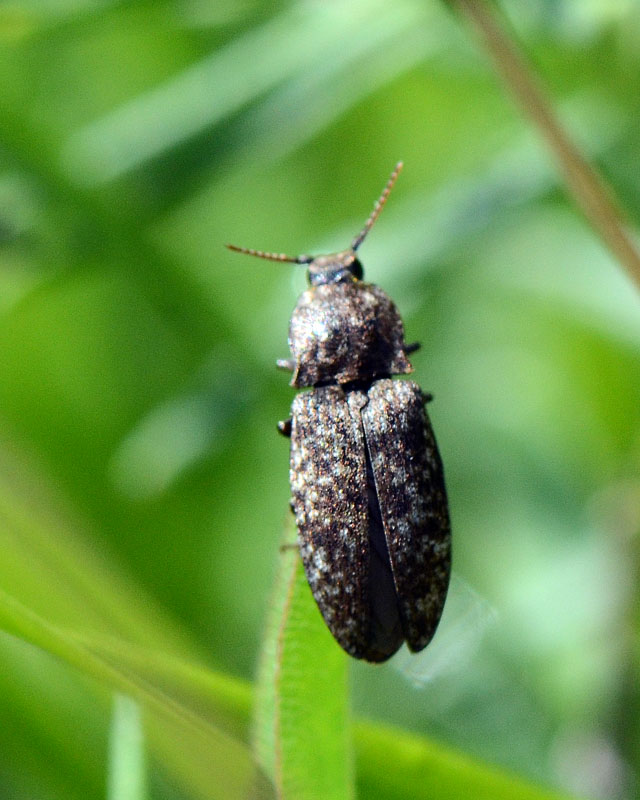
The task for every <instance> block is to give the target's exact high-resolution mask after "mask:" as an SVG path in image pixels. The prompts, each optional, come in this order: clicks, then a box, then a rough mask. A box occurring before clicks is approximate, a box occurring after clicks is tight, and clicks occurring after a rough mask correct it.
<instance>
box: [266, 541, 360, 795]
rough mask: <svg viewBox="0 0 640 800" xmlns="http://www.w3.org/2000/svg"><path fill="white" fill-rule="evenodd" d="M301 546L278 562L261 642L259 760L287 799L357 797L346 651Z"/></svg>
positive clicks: (285, 554) (288, 548) (290, 549)
mask: <svg viewBox="0 0 640 800" xmlns="http://www.w3.org/2000/svg"><path fill="white" fill-rule="evenodd" d="M296 550H297V548H296V549H295V550H294V548H292V547H290V546H288V547H287V549H283V550H282V552H281V555H280V558H281V563H280V565H279V566H280V569H279V573H278V579H277V583H276V589H275V592H274V597H273V601H272V606H271V610H270V615H269V620H268V624H267V633H266V637H265V641H264V646H263V653H262V664H261V670H260V676H259V683H258V693H257V698H256V716H255V742H256V750H257V754H258V760H259V762H260V764H261V765H262V767H263V768H264V770H265V772H266V773H267V774H268V775H269V776H270V777H271V778H272V779H273V781H274V783H275V785H276V788H277V790H278V792H279V796H281V797H282V798H283V800H348V799H349V798H352V797H353V796H354V790H353V769H352V758H351V729H350V720H349V711H348V699H347V667H348V663H347V656H346V655H345V654H344V653H343V652H342V650H341V649H340V648H339V647H338V645H337V644H336V643H335V642H334V640H333V638H332V637H331V634H330V633H329V631H328V630H327V628H326V627H325V625H324V623H323V621H322V619H321V617H320V614H319V612H318V609H317V607H316V605H315V603H314V601H313V598H312V596H311V591H310V589H309V585H308V584H307V581H306V578H305V575H304V570H303V568H302V562H301V561H300V557H299V556H298V554H297V552H296Z"/></svg>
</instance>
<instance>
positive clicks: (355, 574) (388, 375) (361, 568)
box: [227, 162, 451, 663]
mask: <svg viewBox="0 0 640 800" xmlns="http://www.w3.org/2000/svg"><path fill="white" fill-rule="evenodd" d="M401 168H402V162H399V163H398V164H397V165H396V167H395V169H394V170H393V172H392V174H391V177H390V178H389V181H388V182H387V184H386V186H385V188H384V190H383V192H382V194H381V195H380V197H379V199H378V200H377V201H376V203H375V205H374V208H373V211H372V212H371V214H370V216H369V218H368V219H367V221H366V223H365V225H364V227H363V228H362V230H361V231H360V233H358V235H357V236H356V237H355V238H354V239H353V241H352V242H351V246H350V247H349V248H348V249H346V250H343V251H341V252H338V253H333V254H329V255H319V256H309V255H301V256H295V257H291V256H287V255H285V254H284V253H270V252H265V251H262V250H253V249H250V248H244V247H237V246H235V245H227V247H229V248H230V249H231V250H234V251H236V252H240V253H246V254H248V255H252V256H257V257H259V258H265V259H269V260H272V261H281V262H291V263H295V264H302V265H305V266H307V269H308V280H309V288H308V289H307V290H306V291H305V292H303V294H302V295H301V296H300V298H299V300H298V303H297V305H296V307H295V309H294V311H293V314H292V317H291V321H290V324H289V348H290V350H291V356H292V357H291V358H290V359H282V360H279V361H278V362H277V365H278V366H279V367H280V368H282V369H286V370H289V371H291V372H292V373H293V376H292V379H291V385H292V386H294V387H296V388H300V389H306V391H303V392H300V393H299V394H298V395H297V396H296V397H295V399H294V401H293V404H292V408H291V418H290V419H289V420H287V421H285V422H281V423H279V426H278V427H279V429H280V431H281V432H282V433H283V434H284V435H286V436H289V437H290V439H291V454H290V469H289V476H290V482H291V493H292V499H291V507H292V510H293V512H294V514H295V519H296V524H297V529H298V545H299V549H300V554H301V556H302V560H303V563H304V568H305V572H306V576H307V580H308V582H309V585H310V587H311V591H312V593H313V596H314V598H315V600H316V603H317V605H318V607H319V609H320V612H321V613H322V616H323V617H324V620H325V622H326V624H327V626H328V627H329V630H330V631H331V633H332V634H333V636H334V638H335V639H336V640H337V642H338V643H339V644H340V646H341V647H342V648H343V649H344V650H345V651H346V652H347V653H349V654H350V655H352V656H354V657H355V658H361V659H365V660H367V661H370V662H373V663H377V662H382V661H386V660H387V659H388V658H390V657H391V656H392V655H393V654H394V653H395V652H396V651H397V650H398V649H399V647H400V646H401V645H402V643H403V642H405V641H406V643H407V645H408V647H409V649H410V650H412V651H414V652H417V651H420V650H422V649H423V648H424V647H426V645H427V644H428V643H429V641H430V640H431V638H432V637H433V635H434V633H435V630H436V627H437V625H438V622H439V620H440V616H441V614H442V609H443V606H444V602H445V598H446V594H447V588H448V584H449V577H450V572H451V528H450V521H449V510H448V503H447V495H446V489H445V483H444V474H443V467H442V461H441V459H440V455H439V452H438V447H437V444H436V440H435V437H434V434H433V430H432V428H431V424H430V421H429V418H428V415H427V413H426V409H425V404H426V403H427V402H429V401H430V400H431V399H432V398H431V395H429V394H425V393H423V392H422V391H421V389H420V387H419V386H418V385H417V384H416V383H414V382H413V381H410V380H394V379H393V378H392V376H394V375H406V374H408V373H410V372H412V371H413V368H412V366H411V364H410V362H409V360H408V358H407V356H408V355H409V354H410V353H412V352H413V351H415V350H416V349H418V347H419V345H418V344H407V343H406V342H405V339H404V326H403V323H402V319H401V317H400V314H399V313H398V310H397V309H396V306H395V304H394V303H393V301H392V300H391V299H390V298H389V297H388V295H387V294H385V292H384V291H382V289H380V288H379V287H377V286H375V285H373V284H369V283H366V282H365V281H364V279H363V277H364V276H363V268H362V264H361V263H360V261H359V259H358V256H357V251H358V248H359V247H360V245H361V244H362V242H363V241H364V239H365V237H366V235H367V234H368V233H369V231H370V230H371V228H372V227H373V225H374V223H375V221H376V219H377V218H378V216H379V214H380V212H381V210H382V208H383V207H384V204H385V203H386V200H387V197H388V196H389V192H390V191H391V189H392V187H393V184H394V183H395V181H396V178H397V176H398V173H399V172H400V170H401Z"/></svg>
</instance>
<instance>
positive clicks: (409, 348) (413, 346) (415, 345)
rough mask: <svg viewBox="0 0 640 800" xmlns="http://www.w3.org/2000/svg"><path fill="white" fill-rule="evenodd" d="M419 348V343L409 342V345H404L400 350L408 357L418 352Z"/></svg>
mask: <svg viewBox="0 0 640 800" xmlns="http://www.w3.org/2000/svg"><path fill="white" fill-rule="evenodd" d="M421 346H422V345H421V344H420V342H411V344H405V345H404V347H403V348H402V349H403V350H404V354H405V356H408V355H410V354H411V353H415V352H416V350H419V349H420V348H421Z"/></svg>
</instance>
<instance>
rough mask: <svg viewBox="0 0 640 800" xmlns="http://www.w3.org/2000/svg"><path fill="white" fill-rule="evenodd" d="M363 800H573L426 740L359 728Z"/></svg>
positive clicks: (392, 730)
mask: <svg viewBox="0 0 640 800" xmlns="http://www.w3.org/2000/svg"><path fill="white" fill-rule="evenodd" d="M355 743H356V755H357V771H358V797H359V798H360V800H381V799H382V798H384V799H385V800H459V799H460V798H462V797H469V798H473V800H569V795H566V794H560V793H557V792H551V791H548V790H546V789H542V788H539V787H536V786H534V785H532V784H529V783H527V782H526V781H524V780H522V779H520V778H517V777H514V776H511V775H509V774H507V773H504V772H501V771H500V770H498V769H495V768H492V767H489V766H486V765H484V764H481V763H478V762H477V761H474V759H472V758H470V757H468V756H465V755H462V754H461V753H457V752H455V751H453V750H449V749H448V748H446V747H442V746H441V745H438V744H436V743H435V742H431V741H429V740H427V739H425V738H422V737H419V736H414V735H412V734H409V733H407V732H405V731H401V730H398V729H395V728H391V727H388V726H383V725H372V724H371V723H364V722H361V723H359V724H358V725H356V726H355Z"/></svg>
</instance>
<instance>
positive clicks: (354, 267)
mask: <svg viewBox="0 0 640 800" xmlns="http://www.w3.org/2000/svg"><path fill="white" fill-rule="evenodd" d="M349 271H350V272H351V274H352V275H353V277H354V278H357V280H359V281H361V280H362V276H363V275H364V270H363V269H362V264H361V263H360V262H359V261H358V259H357V258H354V260H353V261H352V262H351V264H349Z"/></svg>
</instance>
